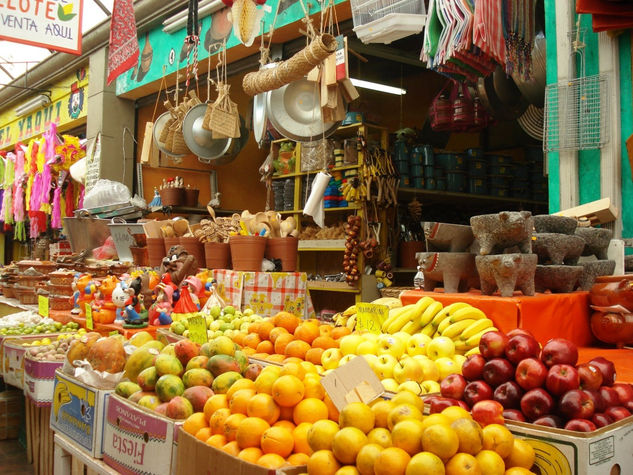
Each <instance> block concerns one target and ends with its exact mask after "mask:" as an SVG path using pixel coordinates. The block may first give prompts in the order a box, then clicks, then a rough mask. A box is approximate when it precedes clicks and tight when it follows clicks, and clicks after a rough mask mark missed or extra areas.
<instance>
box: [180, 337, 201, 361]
mask: <svg viewBox="0 0 633 475" xmlns="http://www.w3.org/2000/svg"><path fill="white" fill-rule="evenodd" d="M199 351H200V350H199V347H198V345H196V344H195V343H194V342H193V341H191V340H180V341H179V342H176V344H175V345H174V352H175V354H176V358H178V359H179V360H180V362H181V363H182V365H183V366H186V365H187V363H189V360H190V359H191V358H193V357H194V356H198V353H199Z"/></svg>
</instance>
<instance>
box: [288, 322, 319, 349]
mask: <svg viewBox="0 0 633 475" xmlns="http://www.w3.org/2000/svg"><path fill="white" fill-rule="evenodd" d="M294 335H295V338H298V339H299V340H303V341H304V342H306V343H308V344H311V343H312V342H313V341H314V340H315V339H316V338H317V337H318V336H319V327H318V326H317V325H315V324H313V323H302V324H301V325H299V326H298V327H297V328H296V330H295V331H294Z"/></svg>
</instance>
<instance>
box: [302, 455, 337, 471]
mask: <svg viewBox="0 0 633 475" xmlns="http://www.w3.org/2000/svg"><path fill="white" fill-rule="evenodd" d="M339 468H341V464H340V463H338V460H336V457H334V454H333V453H332V451H331V450H319V451H317V452H314V453H313V454H312V455H310V460H308V475H334V474H335V473H336V471H337V470H338V469H339Z"/></svg>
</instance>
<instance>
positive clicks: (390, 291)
mask: <svg viewBox="0 0 633 475" xmlns="http://www.w3.org/2000/svg"><path fill="white" fill-rule="evenodd" d="M405 290H413V287H385V288H384V289H380V296H381V297H393V298H396V299H397V298H398V297H399V296H400V294H401V293H402V292H404V291H405Z"/></svg>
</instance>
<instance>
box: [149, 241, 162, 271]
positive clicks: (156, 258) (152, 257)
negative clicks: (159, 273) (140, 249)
mask: <svg viewBox="0 0 633 475" xmlns="http://www.w3.org/2000/svg"><path fill="white" fill-rule="evenodd" d="M166 255H167V254H166V253H165V240H164V239H163V238H147V260H148V262H149V266H150V267H160V263H161V262H162V261H163V257H165V256H166Z"/></svg>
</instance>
